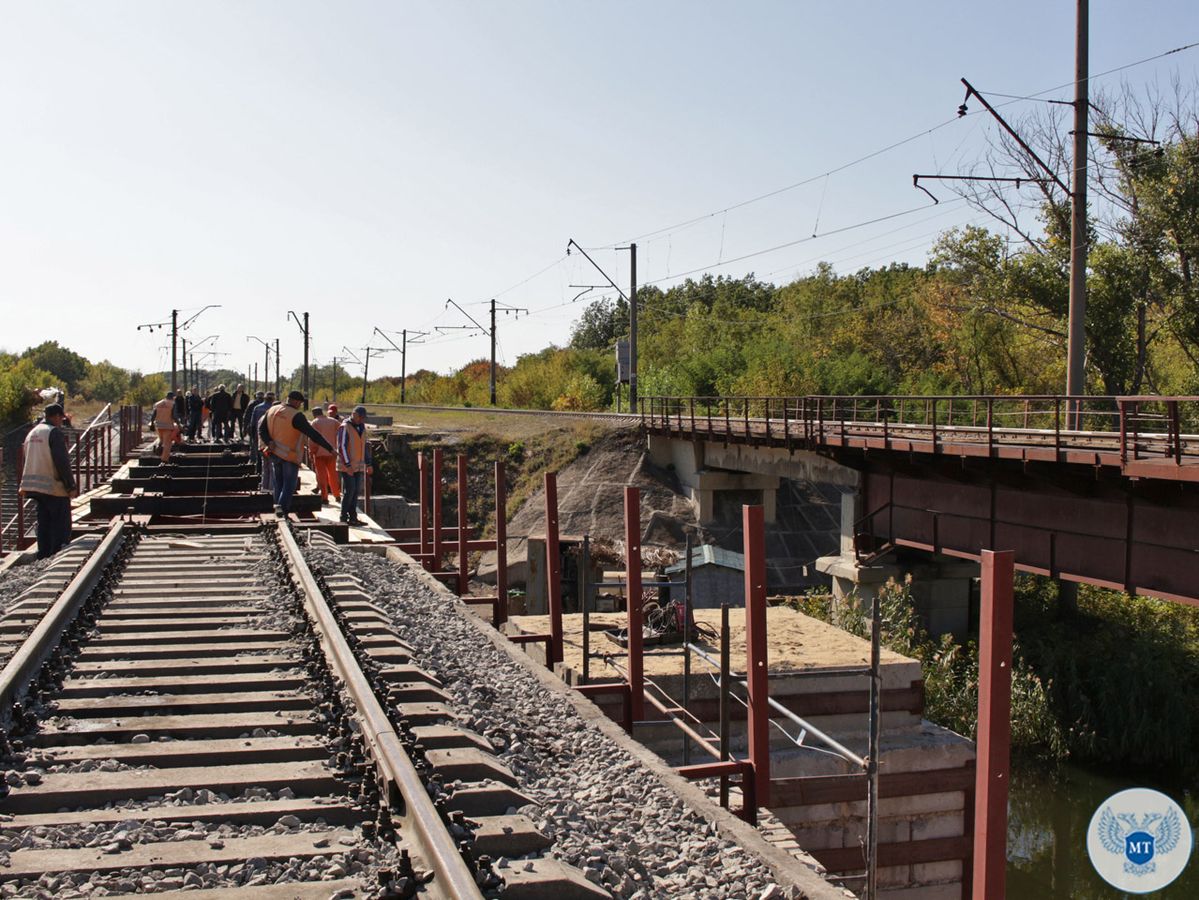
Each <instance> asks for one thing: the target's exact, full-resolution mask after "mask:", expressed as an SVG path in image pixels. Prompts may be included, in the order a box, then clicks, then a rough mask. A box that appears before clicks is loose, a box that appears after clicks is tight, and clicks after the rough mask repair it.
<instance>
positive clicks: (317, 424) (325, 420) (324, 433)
mask: <svg viewBox="0 0 1199 900" xmlns="http://www.w3.org/2000/svg"><path fill="white" fill-rule="evenodd" d="M340 426H341V422H339V421H337V419H334V418H332V417H330V416H313V417H312V427H313V428H315V429H316V431H317V433H318V434H319V435H320V436H321V437H323V438H324V439H325V440H327V441H328V442H329V445H330V446H331V447H333V448H334V450H335V451H336V449H337V429H338V428H339V427H340ZM311 450H312V455H313V456H316V457H322V458H323V457H326V456H332V455H333V454H332V453H330V452H329V451H328V450H326V449H325V448H324V447H322V446H321V445H320V444H316V443H314V444H312V445H311Z"/></svg>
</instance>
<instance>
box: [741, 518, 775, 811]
mask: <svg viewBox="0 0 1199 900" xmlns="http://www.w3.org/2000/svg"><path fill="white" fill-rule="evenodd" d="M741 527H742V531H743V534H744V546H745V661H746V662H745V665H746V672H745V677H746V693H747V694H748V699H749V706H748V709H747V716H748V719H747V722H746V725H747V728H748V733H749V760H750V764H751V765H752V766H753V770H754V784H755V785H756V788H757V802H758V804H760V805H762V806H769V805H770V704H769V681H768V674H769V666H768V664H767V653H768V644H767V642H766V525H765V514H764V511H763V509H762V507H761V506H750V505H748V504H747V505H745V506H743V507H742V509H741Z"/></svg>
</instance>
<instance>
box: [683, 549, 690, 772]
mask: <svg viewBox="0 0 1199 900" xmlns="http://www.w3.org/2000/svg"><path fill="white" fill-rule="evenodd" d="M684 552H685V553H686V554H687V556H686V562H685V563H684V566H685V568H684V570H683V571H684V573H685V581H686V582H687V587H686V589H685V591H684V593H683V713H684V714H686V713H689V712H690V711H691V710H690V708H689V704H690V703H691V651H690V649H689V648H690V646H691V534H690V533H688V534H687V543H686V549H685V551H684ZM690 762H691V741H690V740H689V739H688V737H687V733H686V732H683V765H687V764H688V763H690Z"/></svg>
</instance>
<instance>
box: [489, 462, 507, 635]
mask: <svg viewBox="0 0 1199 900" xmlns="http://www.w3.org/2000/svg"><path fill="white" fill-rule="evenodd" d="M493 619H494V621H493V623H492V624H493V625H495V627H496V628H499V627H500V626H501V625H502V624H504V623H505V622H507V621H508V485H507V482H506V481H505V478H504V463H503V461H502V460H498V459H497V460H496V461H495V612H494V613H493Z"/></svg>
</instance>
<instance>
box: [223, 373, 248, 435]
mask: <svg viewBox="0 0 1199 900" xmlns="http://www.w3.org/2000/svg"><path fill="white" fill-rule="evenodd" d="M230 396H231V397H232V398H233V408H232V410H231V411H230V413H229V424H228V425H227V426H226V427H225V437H227V438H229V439H230V440H232V439H233V429H234V428H236V429H237V435H238V437H243V438H244V437H245V436H246V410H247V409H249V407H250V395H249V394H247V393H246V386H245V385H244V384H239V385H238V386H237V390H235V391H234V392H233V393H232V394H231V395H230Z"/></svg>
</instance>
